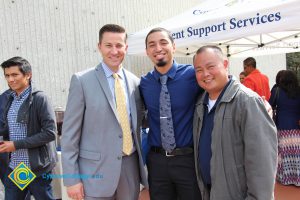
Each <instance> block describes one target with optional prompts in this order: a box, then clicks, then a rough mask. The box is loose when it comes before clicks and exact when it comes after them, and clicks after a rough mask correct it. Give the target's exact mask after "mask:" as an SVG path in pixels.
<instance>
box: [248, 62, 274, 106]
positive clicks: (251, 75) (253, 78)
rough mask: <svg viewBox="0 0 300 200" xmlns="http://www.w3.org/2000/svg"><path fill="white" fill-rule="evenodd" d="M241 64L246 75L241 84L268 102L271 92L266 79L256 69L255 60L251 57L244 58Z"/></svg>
mask: <svg viewBox="0 0 300 200" xmlns="http://www.w3.org/2000/svg"><path fill="white" fill-rule="evenodd" d="M243 63H244V72H245V74H246V77H245V79H244V82H243V84H244V85H245V86H246V87H248V88H250V89H251V90H253V91H254V92H256V93H257V94H258V95H259V96H261V97H264V98H265V99H266V100H267V101H269V99H270V96H271V92H270V86H269V79H268V77H267V76H266V75H264V74H262V73H261V72H260V71H259V70H258V69H256V60H255V59H254V58H253V57H248V58H246V59H245V60H244V61H243Z"/></svg>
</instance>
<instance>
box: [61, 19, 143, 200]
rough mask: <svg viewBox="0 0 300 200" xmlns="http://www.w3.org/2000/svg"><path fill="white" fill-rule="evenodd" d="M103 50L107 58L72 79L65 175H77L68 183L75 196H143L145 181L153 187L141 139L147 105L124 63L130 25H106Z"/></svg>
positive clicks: (118, 199) (93, 199)
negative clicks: (145, 105)
mask: <svg viewBox="0 0 300 200" xmlns="http://www.w3.org/2000/svg"><path fill="white" fill-rule="evenodd" d="M98 49H99V52H100V53H101V54H102V58H103V60H102V62H101V63H100V64H99V65H97V66H96V67H95V68H91V69H88V70H86V71H83V72H78V73H76V74H74V75H73V76H72V79H71V83H70V90H69V97H68V102H67V107H66V111H65V114H64V120H63V127H62V140H61V145H62V166H63V173H64V174H71V175H74V177H72V178H64V179H63V181H64V185H65V186H66V187H67V193H68V196H69V197H70V198H72V199H85V200H137V199H138V196H139V193H140V183H141V184H143V185H144V186H145V187H146V188H147V187H148V183H147V179H146V172H145V169H144V164H143V159H142V153H141V141H140V127H141V125H142V119H143V113H144V109H143V103H142V100H141V97H140V92H139V89H138V85H139V82H140V80H139V78H137V77H136V76H135V75H134V74H132V73H131V72H129V71H128V70H126V69H125V68H124V67H123V66H122V62H123V60H124V57H125V54H126V51H127V34H126V32H125V29H124V28H123V27H121V26H119V25H116V24H106V25H104V26H103V27H102V28H101V29H100V31H99V43H98ZM81 175H82V176H81ZM84 176H88V177H87V178H86V177H84ZM93 176H96V178H93ZM97 176H98V177H99V176H100V178H97ZM144 191H147V190H146V189H145V190H144Z"/></svg>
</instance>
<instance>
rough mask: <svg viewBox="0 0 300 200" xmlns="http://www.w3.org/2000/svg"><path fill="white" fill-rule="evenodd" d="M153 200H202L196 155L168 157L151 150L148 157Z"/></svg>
mask: <svg viewBox="0 0 300 200" xmlns="http://www.w3.org/2000/svg"><path fill="white" fill-rule="evenodd" d="M147 167H148V180H149V187H150V198H151V200H201V199H202V198H201V194H200V190H199V187H198V184H197V179H196V172H195V161H194V154H193V153H191V154H187V155H180V156H172V157H166V156H165V155H162V154H160V153H155V152H152V151H151V150H150V152H149V153H148V155H147Z"/></svg>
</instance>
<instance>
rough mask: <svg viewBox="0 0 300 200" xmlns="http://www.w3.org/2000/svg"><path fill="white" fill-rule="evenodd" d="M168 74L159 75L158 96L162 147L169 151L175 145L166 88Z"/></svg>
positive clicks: (168, 96)
mask: <svg viewBox="0 0 300 200" xmlns="http://www.w3.org/2000/svg"><path fill="white" fill-rule="evenodd" d="M167 80H168V76H167V75H163V76H161V77H160V83H161V91H160V97H159V111H160V134H161V142H162V147H163V148H164V149H165V150H166V151H167V152H169V153H170V152H171V151H172V150H173V149H175V147H176V143H175V137H174V128H173V120H172V113H171V100H170V94H169V91H168V88H167V85H166V84H167Z"/></svg>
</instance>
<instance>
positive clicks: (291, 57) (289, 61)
mask: <svg viewBox="0 0 300 200" xmlns="http://www.w3.org/2000/svg"><path fill="white" fill-rule="evenodd" d="M286 66H287V69H289V70H292V71H294V72H295V73H296V74H297V77H298V81H299V84H300V52H295V53H287V54H286Z"/></svg>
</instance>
